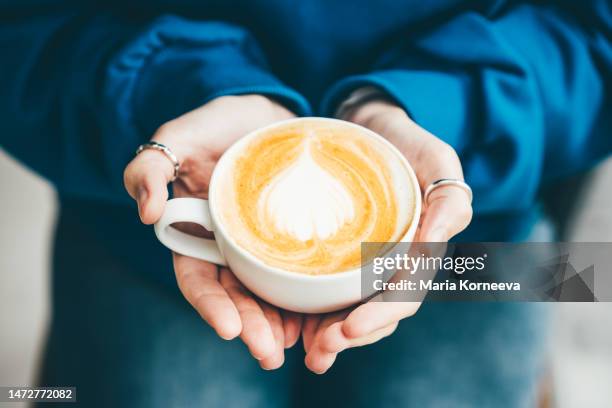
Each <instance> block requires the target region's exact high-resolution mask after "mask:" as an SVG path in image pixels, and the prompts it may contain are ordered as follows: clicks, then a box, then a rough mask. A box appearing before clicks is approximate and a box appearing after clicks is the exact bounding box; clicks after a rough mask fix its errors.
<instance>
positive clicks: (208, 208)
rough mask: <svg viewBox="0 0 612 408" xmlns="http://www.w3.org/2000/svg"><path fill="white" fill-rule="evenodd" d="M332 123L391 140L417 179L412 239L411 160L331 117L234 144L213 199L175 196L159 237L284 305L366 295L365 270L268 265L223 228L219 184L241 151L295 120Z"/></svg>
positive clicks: (317, 309) (322, 306)
mask: <svg viewBox="0 0 612 408" xmlns="http://www.w3.org/2000/svg"><path fill="white" fill-rule="evenodd" d="M304 120H308V121H313V120H315V121H319V122H320V121H328V122H333V123H332V124H334V125H337V124H338V122H340V123H341V124H342V125H343V126H346V127H353V128H355V130H357V131H359V132H361V133H363V134H366V135H368V136H370V137H372V138H374V139H377V140H378V141H381V142H382V143H384V144H386V145H387V146H388V147H389V148H390V149H391V151H393V152H394V153H395V154H396V156H397V160H399V161H400V162H401V163H402V164H403V165H404V167H405V168H406V174H407V176H408V178H409V179H408V180H406V183H412V188H413V191H414V192H415V197H414V216H413V218H412V220H411V221H410V227H409V229H408V230H407V231H406V233H405V234H404V236H403V237H401V239H400V241H401V242H410V241H412V239H413V238H414V234H415V232H416V228H417V226H418V223H419V222H418V221H419V216H420V214H421V192H420V189H419V183H418V181H417V178H416V175H415V174H414V171H413V170H412V167H410V164H409V163H408V161H407V160H406V158H405V157H404V156H403V155H402V154H401V153H400V152H399V151H398V150H397V149H396V148H395V146H393V145H392V144H391V143H389V142H388V141H387V140H385V139H384V138H382V137H381V136H379V135H378V134H376V133H374V132H372V131H371V130H369V129H366V128H364V127H361V126H359V125H356V124H353V123H350V122H345V121H340V120H337V119H328V118H298V119H289V120H287V121H282V122H277V123H275V124H272V125H269V126H266V127H264V128H261V129H257V130H255V131H253V132H251V133H249V134H248V135H246V136H245V137H243V138H242V139H240V140H239V141H237V142H236V143H234V144H233V145H232V146H231V147H230V148H229V149H228V150H227V151H226V152H225V153H224V154H223V156H222V157H221V159H220V160H219V162H218V163H217V165H216V166H215V169H214V171H213V174H212V178H211V181H210V186H209V191H208V197H209V199H208V200H202V199H199V198H175V199H172V200H169V201H168V202H167V203H166V208H165V210H164V214H163V215H162V217H161V219H160V220H159V221H158V222H157V223H156V224H155V233H156V235H157V238H158V239H159V240H160V241H161V242H162V243H163V244H164V245H165V246H167V247H168V248H170V249H171V250H173V251H174V252H177V253H179V254H183V255H187V256H190V257H193V258H197V259H201V260H204V261H209V262H212V263H215V264H218V265H224V266H229V267H230V269H231V270H232V271H233V273H234V274H235V275H236V277H237V278H238V279H239V280H240V281H241V282H242V283H243V284H244V285H245V286H246V287H247V288H248V289H249V290H251V291H252V292H253V293H254V294H256V295H257V296H259V297H260V298H262V299H263V300H265V301H266V302H269V303H271V304H273V305H276V306H278V307H280V308H283V309H286V310H291V311H295V312H301V313H324V312H331V311H334V310H340V309H343V308H345V307H348V306H350V305H352V304H354V303H357V302H359V301H360V300H362V298H363V297H367V295H368V293H365V294H364V293H362V290H361V269H360V268H355V269H352V270H348V271H344V272H339V273H332V274H326V275H308V274H304V273H298V272H292V271H288V270H283V269H280V268H276V267H272V266H269V265H267V264H265V263H264V262H263V261H262V260H260V259H258V258H256V257H255V256H254V255H252V254H251V253H249V252H248V251H246V250H244V249H242V248H241V247H240V246H239V245H238V244H237V243H236V241H235V240H234V239H233V238H232V237H231V235H230V234H229V233H228V231H227V229H226V228H225V227H224V226H223V224H222V222H221V218H220V216H219V208H218V205H219V204H218V203H219V197H217V195H218V194H219V193H218V192H219V190H220V188H219V187H218V186H217V180H218V179H219V178H220V177H219V176H218V175H219V174H221V173H222V172H223V171H224V170H225V169H226V168H227V166H232V165H233V164H234V161H235V158H236V156H237V154H238V153H240V152H241V151H242V149H243V148H244V147H246V145H247V144H248V143H250V142H251V141H252V140H253V139H255V138H257V137H258V136H259V135H262V134H265V133H266V132H267V131H268V130H270V129H272V128H275V127H277V126H282V125H284V124H286V123H288V122H292V121H304ZM178 222H192V223H196V224H199V225H201V226H202V227H204V228H205V229H207V230H208V231H212V232H213V233H214V236H215V239H214V240H211V239H204V238H199V237H195V236H192V235H188V234H185V233H183V232H180V231H178V230H177V229H175V228H173V227H172V224H174V223H178Z"/></svg>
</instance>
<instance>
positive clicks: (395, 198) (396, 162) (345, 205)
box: [216, 119, 416, 275]
mask: <svg viewBox="0 0 612 408" xmlns="http://www.w3.org/2000/svg"><path fill="white" fill-rule="evenodd" d="M397 155H398V153H397V152H396V151H395V150H394V149H392V148H391V147H390V146H389V145H388V144H387V143H386V142H384V141H382V140H380V139H379V138H376V137H374V136H373V135H372V134H370V133H367V132H366V131H365V130H362V129H360V128H358V127H355V126H351V125H349V124H344V123H342V122H340V121H317V120H315V119H313V120H301V121H296V122H287V123H285V124H281V125H279V126H276V127H272V128H270V129H268V130H266V131H264V132H262V133H260V134H258V135H257V137H255V138H253V139H251V140H249V142H248V143H247V144H246V145H245V146H243V147H242V148H241V149H240V150H239V151H238V152H236V154H235V155H234V157H233V158H232V165H231V166H228V167H227V168H226V170H225V171H224V172H223V174H221V175H220V176H219V177H220V179H221V180H219V184H220V185H222V187H220V194H218V195H217V197H216V205H217V208H219V209H220V218H221V223H222V224H223V226H224V227H225V228H226V229H227V232H228V233H229V235H230V236H231V237H232V238H233V239H234V240H235V241H236V243H237V244H238V245H239V246H240V247H242V248H243V249H245V250H246V251H248V252H250V253H251V254H252V255H254V256H255V257H256V258H258V259H260V260H261V261H263V262H264V263H266V264H268V265H270V266H273V267H278V268H281V269H284V270H289V271H294V272H301V273H306V274H313V275H316V274H330V273H337V272H342V271H346V270H350V269H354V268H357V267H359V265H360V264H361V262H362V261H365V260H362V259H361V242H393V241H397V240H399V239H401V238H402V237H403V236H404V234H405V233H406V231H407V230H408V228H409V227H410V225H411V223H412V222H413V219H414V218H415V217H414V216H415V214H414V209H415V191H416V190H415V186H413V185H412V182H411V178H410V177H409V173H408V169H407V168H406V167H405V165H404V163H403V162H402V161H401V160H400V159H399V158H398V156H397Z"/></svg>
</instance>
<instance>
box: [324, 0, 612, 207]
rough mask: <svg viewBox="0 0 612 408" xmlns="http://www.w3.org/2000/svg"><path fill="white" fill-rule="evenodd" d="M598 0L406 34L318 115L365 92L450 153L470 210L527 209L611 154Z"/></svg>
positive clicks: (606, 58) (606, 25)
mask: <svg viewBox="0 0 612 408" xmlns="http://www.w3.org/2000/svg"><path fill="white" fill-rule="evenodd" d="M611 38H612V14H611V10H610V3H609V2H607V1H599V0H592V1H585V2H567V3H559V4H558V5H556V6H546V5H543V4H542V5H538V6H536V5H529V4H526V5H525V4H524V5H520V6H516V7H513V8H510V9H504V10H498V12H497V13H496V14H495V15H493V16H486V17H485V16H483V15H481V14H477V13H474V12H466V13H463V14H459V15H456V16H454V17H451V18H450V19H448V20H447V21H446V22H445V23H443V24H440V25H439V26H437V27H436V28H434V29H428V30H425V31H421V32H415V33H412V34H406V36H405V38H402V42H401V44H398V45H397V46H395V47H392V48H391V49H389V50H388V52H385V53H383V54H381V56H380V58H379V60H378V61H377V63H376V64H375V66H374V69H373V70H372V72H370V73H366V74H363V75H357V76H352V77H349V78H345V79H343V80H341V81H340V82H338V83H337V84H335V86H333V87H332V88H331V89H330V91H329V92H328V94H327V95H326V98H325V99H324V102H323V106H322V109H323V111H325V112H328V113H331V112H334V111H335V109H336V108H337V106H338V105H339V104H340V103H341V102H342V100H344V98H346V96H347V95H349V94H350V93H351V92H352V91H353V90H355V89H358V88H362V87H367V86H376V87H378V88H379V89H381V90H383V91H385V92H386V93H387V95H389V96H390V97H392V98H393V99H395V101H396V102H397V103H398V104H400V105H401V106H402V107H403V108H404V109H405V110H406V111H407V112H408V114H409V115H410V116H411V117H412V118H413V119H414V120H415V121H416V122H418V123H419V124H420V125H421V126H423V127H424V128H426V129H428V130H429V131H431V132H432V133H433V134H435V135H436V136H438V137H440V138H441V139H443V140H445V141H446V142H448V143H449V144H451V145H452V146H453V147H455V149H456V150H457V151H458V153H459V155H460V157H461V159H462V162H463V165H464V170H465V173H466V179H467V181H468V182H469V183H470V184H471V186H472V187H473V189H474V206H475V209H476V210H477V211H478V212H479V213H481V214H482V213H492V212H500V211H506V212H512V211H521V210H524V209H526V208H528V207H530V206H531V205H532V204H533V202H534V200H535V198H536V193H537V190H538V188H539V187H540V186H541V185H542V184H543V183H546V182H547V181H550V180H553V179H555V178H558V177H562V176H564V175H567V174H571V173H573V172H577V171H580V170H583V169H585V168H588V167H589V166H592V165H593V164H595V163H596V162H597V161H598V160H600V159H602V158H604V157H606V156H607V155H609V154H610V153H611V152H612V94H611V93H610V89H612V84H611V82H612V45H611V42H610V41H611Z"/></svg>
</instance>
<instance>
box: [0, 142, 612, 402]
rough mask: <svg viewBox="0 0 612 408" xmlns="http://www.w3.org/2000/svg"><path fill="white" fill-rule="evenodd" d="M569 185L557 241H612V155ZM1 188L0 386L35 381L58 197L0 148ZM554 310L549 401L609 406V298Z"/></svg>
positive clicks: (611, 388)
mask: <svg viewBox="0 0 612 408" xmlns="http://www.w3.org/2000/svg"><path fill="white" fill-rule="evenodd" d="M572 184H573V185H572V186H571V191H575V192H576V194H578V197H579V199H577V200H572V205H571V206H563V208H554V209H553V212H556V215H557V217H558V218H560V219H561V220H562V222H563V239H564V240H566V241H612V212H611V211H610V208H612V188H610V186H612V160H609V161H607V162H605V163H603V164H602V165H600V166H598V168H597V169H595V170H594V171H592V172H590V173H589V174H588V175H586V176H585V177H580V178H579V179H577V180H573V181H572ZM0 187H1V189H2V190H1V191H2V201H1V202H0V226H1V228H0V328H1V329H0V385H6V386H19V385H22V386H23V385H33V384H35V376H36V370H37V366H38V360H39V356H40V354H41V347H42V346H43V345H44V336H45V334H46V328H47V321H48V319H49V317H50V316H49V308H48V305H49V288H48V285H49V281H50V279H49V271H50V253H51V249H52V248H51V244H52V241H51V237H52V234H53V227H54V222H55V215H56V200H55V195H54V192H53V189H52V188H51V187H50V185H49V184H47V183H46V182H45V181H44V180H42V179H41V178H39V177H38V176H36V175H34V174H33V173H32V172H30V171H29V170H27V169H25V168H24V167H22V166H20V165H19V164H18V163H17V162H16V161H14V160H13V159H12V158H10V157H9V156H7V155H6V154H5V153H4V152H3V151H1V150H0ZM568 191H569V190H568V188H566V187H565V186H561V187H560V188H557V189H553V190H552V191H550V192H548V194H549V196H552V197H553V199H554V198H555V196H556V195H559V196H558V197H561V196H563V197H567V196H568V195H571V194H572V193H569V194H568ZM553 201H559V202H561V201H562V200H553ZM554 309H555V322H554V331H553V334H552V336H551V343H550V348H549V350H550V371H551V379H552V385H551V389H552V402H551V403H552V406H553V407H560V408H566V407H568V408H569V407H571V408H575V407H580V408H582V407H589V408H598V407H602V408H609V407H612V303H597V304H575V303H563V304H556V305H554ZM1 404H2V403H0V405H1ZM7 406H18V404H10V405H9V404H7Z"/></svg>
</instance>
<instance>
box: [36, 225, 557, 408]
mask: <svg viewBox="0 0 612 408" xmlns="http://www.w3.org/2000/svg"><path fill="white" fill-rule="evenodd" d="M548 231H549V229H548V228H542V227H540V231H539V232H538V235H539V237H532V238H535V239H536V240H545V239H547V237H545V236H543V235H542V233H547V232H548ZM54 266H55V273H54V278H53V320H52V324H51V330H50V334H49V340H48V344H47V348H46V353H45V358H44V367H43V370H42V373H41V378H40V383H41V385H71V386H76V387H77V398H78V401H79V402H78V404H77V405H78V406H83V407H131V408H140V407H164V408H165V407H191V406H198V407H201V406H204V407H223V408H229V407H241V408H242V407H266V408H267V407H294V406H297V407H299V406H304V407H307V406H329V405H334V406H338V405H340V406H357V407H359V406H377V407H397V406H406V407H496V408H498V407H527V406H533V401H534V398H535V392H536V387H537V383H538V379H539V376H540V374H541V369H542V361H543V357H544V352H543V351H544V347H545V344H546V343H545V338H546V336H545V335H546V326H547V324H546V322H547V319H546V314H547V310H548V308H547V307H546V305H538V304H512V303H505V304H504V303H473V304H471V303H429V304H424V305H423V306H422V308H421V310H420V311H419V312H418V313H417V314H416V315H415V316H414V317H412V318H410V319H407V320H405V321H404V322H402V324H401V325H400V327H399V328H398V330H397V331H396V333H394V334H393V335H392V336H391V337H389V338H387V339H385V340H383V341H381V342H379V343H377V344H374V345H371V346H367V347H363V348H360V349H355V350H349V351H346V352H344V353H341V354H340V356H339V358H338V360H337V361H336V364H335V365H334V367H332V369H331V370H330V371H329V372H328V373H327V374H325V375H323V376H317V375H314V374H311V373H310V372H308V371H307V370H306V368H305V367H304V364H303V357H304V352H303V350H302V347H301V345H300V344H298V345H296V347H294V348H293V349H291V350H289V351H288V353H287V357H286V363H285V365H284V366H283V367H282V368H281V369H280V370H277V371H272V372H266V371H263V370H262V369H261V368H259V365H258V364H257V362H256V361H255V360H253V359H252V358H251V357H250V355H249V353H248V351H247V349H246V347H245V346H244V345H243V344H242V343H241V342H240V341H239V340H234V341H229V342H228V341H224V340H221V339H220V338H219V337H218V336H217V335H216V334H215V333H214V332H213V331H212V330H211V329H210V328H209V327H208V326H207V325H206V323H205V322H203V321H202V320H201V318H200V317H199V316H198V314H197V313H196V312H195V311H194V310H193V309H192V308H191V306H189V305H188V303H187V302H186V301H185V300H184V299H183V298H182V296H181V294H180V293H179V292H178V290H177V289H176V288H172V287H169V286H167V285H164V284H160V283H159V282H157V281H155V280H154V279H148V278H147V277H146V276H147V271H135V270H134V269H133V268H130V267H127V266H126V262H124V260H122V259H120V258H116V257H114V256H113V255H111V253H109V252H108V251H107V249H105V246H103V245H101V242H98V241H96V240H95V239H93V238H92V236H91V234H89V233H88V232H87V228H86V227H83V226H82V225H80V221H79V219H78V218H76V217H73V216H70V215H66V214H64V215H63V216H62V218H61V219H60V222H59V226H58V235H57V244H56V248H55V264H54ZM167 268H168V270H167V273H168V274H172V270H171V266H170V265H167ZM70 406H72V407H73V406H74V404H71V405H70Z"/></svg>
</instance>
